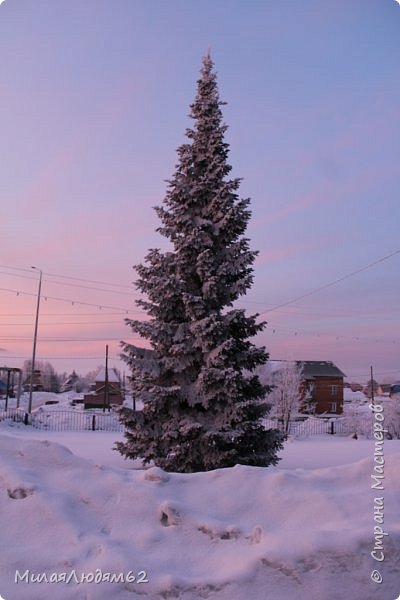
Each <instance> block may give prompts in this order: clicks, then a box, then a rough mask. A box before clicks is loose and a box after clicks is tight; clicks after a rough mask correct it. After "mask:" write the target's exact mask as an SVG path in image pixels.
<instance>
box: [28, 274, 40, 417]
mask: <svg viewBox="0 0 400 600" xmlns="http://www.w3.org/2000/svg"><path fill="white" fill-rule="evenodd" d="M31 269H36V270H37V271H39V273H40V276H39V288H38V295H37V305H36V319H35V333H34V334H33V352H32V365H31V381H30V386H29V402H28V413H31V412H32V392H33V374H34V371H35V358H36V341H37V330H38V322H39V306H40V292H41V290H42V271H41V269H39V268H38V267H31Z"/></svg>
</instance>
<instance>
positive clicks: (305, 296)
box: [259, 250, 400, 316]
mask: <svg viewBox="0 0 400 600" xmlns="http://www.w3.org/2000/svg"><path fill="white" fill-rule="evenodd" d="M396 254H400V250H396V251H395V252H392V253H391V254H387V255H386V256H383V257H382V258H379V259H378V260H375V261H374V262H372V263H369V264H368V265H365V267H361V268H360V269H357V270H356V271H352V272H351V273H348V274H347V275H344V276H343V277H339V279H335V280H334V281H330V282H329V283H325V284H324V285H321V286H320V287H317V288H314V289H313V290H310V291H309V292H307V293H306V294H302V295H301V296H297V297H296V298H293V299H292V300H288V301H287V302H282V304H278V305H277V306H274V307H273V308H268V309H266V310H263V311H262V312H260V313H259V316H261V315H264V314H265V313H268V312H272V311H274V310H277V309H278V308H282V307H284V306H288V305H289V304H293V303H294V302H297V301H298V300H303V298H308V296H312V295H313V294H316V293H317V292H321V291H322V290H325V289H326V288H328V287H331V286H332V285H336V284H337V283H340V282H341V281H344V280H345V279H349V278H350V277H353V276H354V275H357V274H358V273H362V272H363V271H366V270H367V269H370V268H371V267H374V266H375V265H377V264H379V263H381V262H383V261H385V260H388V259H389V258H392V256H395V255H396Z"/></svg>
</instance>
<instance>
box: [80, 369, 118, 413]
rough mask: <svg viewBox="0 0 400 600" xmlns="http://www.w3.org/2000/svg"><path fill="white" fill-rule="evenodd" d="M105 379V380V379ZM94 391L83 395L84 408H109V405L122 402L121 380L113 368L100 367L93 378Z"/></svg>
mask: <svg viewBox="0 0 400 600" xmlns="http://www.w3.org/2000/svg"><path fill="white" fill-rule="evenodd" d="M106 379H107V381H106ZM95 385H96V388H95V391H94V392H93V393H91V394H85V395H84V400H83V401H84V404H85V408H104V407H105V408H110V406H111V405H113V404H117V405H121V404H122V402H123V397H122V390H121V381H120V379H119V377H118V374H117V372H116V371H115V369H108V376H107V378H106V370H105V369H104V368H103V369H100V371H99V372H98V374H97V376H96V379H95Z"/></svg>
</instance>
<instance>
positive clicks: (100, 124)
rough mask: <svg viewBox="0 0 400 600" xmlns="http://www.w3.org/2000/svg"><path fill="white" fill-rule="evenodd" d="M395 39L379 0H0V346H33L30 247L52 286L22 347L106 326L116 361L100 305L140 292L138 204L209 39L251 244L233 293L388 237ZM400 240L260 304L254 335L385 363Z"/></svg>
mask: <svg viewBox="0 0 400 600" xmlns="http://www.w3.org/2000/svg"><path fill="white" fill-rule="evenodd" d="M399 40H400V6H399V5H398V4H397V3H396V2H395V1H394V0H380V1H379V2H378V1H376V0H349V1H346V2H345V3H342V2H331V1H329V2H328V1H326V2H325V1H324V0H303V2H295V1H294V0H293V1H291V0H288V1H285V2H273V1H269V0H264V1H257V0H252V1H251V2H244V1H240V2H239V1H234V0H229V1H228V0H214V1H212V2H211V1H208V0H205V1H204V0H203V1H202V2H195V1H194V0H185V1H183V0H182V1H178V0H168V1H157V0H146V1H139V0H116V1H114V2H111V1H103V0H96V1H92V0H85V1H84V2H83V1H81V0H79V1H78V0H68V1H67V0H65V1H64V0H35V2H32V1H29V0H5V2H4V3H3V4H2V5H1V6H0V56H1V62H0V69H1V81H2V93H1V96H0V127H1V131H2V136H1V139H0V196H1V216H2V223H3V227H2V235H1V246H2V260H1V263H2V267H0V275H1V280H2V284H1V285H0V288H2V290H0V314H1V315H2V316H1V317H0V323H1V325H2V328H1V331H0V336H1V335H2V338H1V339H0V346H1V348H3V351H2V354H1V357H0V359H1V360H3V362H4V364H10V365H17V364H20V363H21V361H22V360H23V358H29V357H30V353H31V345H32V343H31V339H30V338H32V331H33V319H34V312H35V293H36V289H37V274H36V273H34V272H33V271H29V268H30V266H31V265H37V266H39V267H40V268H41V269H42V270H43V271H44V273H45V275H44V282H43V294H47V297H48V299H47V301H46V304H44V302H43V303H42V305H41V313H40V315H41V316H40V326H39V338H38V358H39V359H41V358H42V357H43V358H44V357H46V358H49V359H50V360H51V361H52V362H53V364H54V366H55V367H56V368H58V369H60V370H64V369H65V370H70V369H71V368H72V367H75V368H76V369H77V370H79V371H81V372H85V371H87V370H89V369H90V368H92V367H93V366H94V365H96V364H99V363H101V356H103V354H104V345H105V343H109V345H110V349H111V355H112V357H113V360H114V362H115V364H116V365H117V366H121V363H119V362H118V360H117V356H118V352H119V347H118V340H119V339H128V340H129V339H130V336H129V334H130V331H129V329H127V328H126V327H125V325H124V324H123V317H124V316H125V312H124V311H115V310H111V309H110V310H108V313H114V314H108V313H107V314H106V312H107V311H106V310H105V309H104V308H102V309H100V308H98V306H103V307H104V306H113V307H119V308H123V309H124V310H130V311H136V310H137V309H136V308H135V306H134V302H133V300H134V296H136V292H135V291H134V288H133V287H132V286H131V282H132V281H133V280H134V278H135V274H134V272H133V271H132V265H133V264H137V263H138V262H140V261H142V260H143V257H144V255H145V254H146V252H147V249H148V248H149V247H159V246H161V247H163V245H164V243H165V242H164V240H163V239H162V238H160V237H159V235H158V234H156V233H155V229H156V227H157V226H158V221H157V217H156V215H155V213H154V211H153V209H152V207H153V206H155V205H157V204H160V203H161V202H162V200H163V197H164V194H165V189H166V184H165V180H166V179H168V178H169V177H170V176H171V175H172V173H173V170H174V165H175V164H176V161H177V155H176V148H177V146H178V145H179V144H181V143H182V142H184V141H185V136H184V132H185V129H186V127H187V126H188V125H189V119H188V118H187V114H188V110H189V104H190V103H191V102H192V100H193V98H194V94H195V86H196V80H197V78H198V74H199V68H200V64H201V58H202V56H203V55H204V54H205V52H206V51H207V49H208V48H211V53H212V58H213V60H214V62H215V68H216V71H217V73H218V82H219V87H220V95H221V98H222V99H223V100H225V101H227V102H228V104H227V105H226V106H225V107H224V119H225V122H226V123H227V125H228V126H229V129H228V132H227V141H228V142H229V143H230V145H231V153H230V162H231V164H232V166H233V173H232V174H233V176H236V177H243V182H242V185H241V189H240V192H241V194H242V195H243V196H246V197H247V196H248V197H250V198H251V200H252V210H253V218H252V221H251V223H250V225H249V228H248V237H249V238H250V239H251V245H252V247H253V248H254V249H257V250H259V251H260V255H259V258H258V260H257V263H256V269H255V282H254V286H253V288H252V290H251V291H250V292H249V294H248V295H247V297H246V298H245V299H243V302H242V305H243V306H246V307H247V308H248V309H249V310H250V311H252V312H253V311H257V312H261V311H264V310H267V309H270V308H273V307H274V306H276V305H279V304H282V303H285V302H287V301H290V300H291V299H294V298H297V297H299V296H302V295H303V294H306V293H307V292H308V291H310V290H312V289H315V288H318V287H320V286H323V285H324V284H326V283H328V282H330V281H334V280H336V279H339V278H341V277H342V276H344V275H346V274H347V273H351V272H353V271H356V270H358V269H359V268H361V267H363V266H365V265H368V264H370V263H372V262H374V261H376V260H377V259H379V258H381V257H384V256H387V255H389V254H391V253H393V252H395V251H396V250H398V249H399V248H400V243H399V235H398V231H399V222H400V219H399V217H400V215H399V213H400V209H399V202H398V193H397V190H398V189H399V179H400V175H399V168H398V164H399V154H400V152H399V151H400V142H399V140H400V136H399V133H400V132H399V129H400V125H399V123H400V121H399V113H400V83H399V77H398V69H399V64H400V41H399ZM399 260H400V255H399V254H397V255H395V256H393V257H392V258H390V259H387V260H385V261H383V262H381V263H379V264H378V265H376V266H374V267H371V268H370V269H368V270H366V271H363V272H362V273H359V274H358V275H355V276H354V277H351V278H348V279H346V280H345V281H343V282H341V283H338V284H337V285H335V286H331V287H329V288H327V289H325V290H323V291H321V292H318V293H316V294H314V295H311V296H309V297H307V298H304V299H303V300H301V301H298V302H296V303H294V304H291V305H288V306H286V307H283V308H281V309H280V310H277V311H272V312H269V313H266V314H265V315H264V317H265V318H266V319H267V320H268V321H269V325H268V327H267V329H266V331H265V332H264V333H263V334H262V335H260V337H259V339H258V340H257V341H258V342H259V343H262V344H264V345H265V346H266V347H267V349H268V350H269V352H270V354H271V358H276V359H282V358H288V359H297V360H301V359H305V360H306V359H311V360H313V359H314V360H318V359H321V360H333V361H334V362H335V363H336V364H337V365H338V366H339V367H340V368H341V369H342V370H343V371H344V372H345V373H346V374H347V375H349V378H351V379H363V380H364V379H366V378H367V377H368V373H369V367H370V365H371V364H372V365H374V367H375V369H376V372H377V376H379V377H380V378H381V379H383V378H385V377H392V378H395V379H400V370H399V369H400V365H399V356H400V352H399V350H400V348H399V344H400V339H399V329H400V328H399V319H398V313H399V310H398V304H399V302H398V298H399V291H400V285H399V270H400V269H399ZM18 269H27V271H21V270H18ZM49 274H52V275H49ZM55 275H58V276H59V275H62V276H63V277H62V278H61V277H55ZM65 277H71V278H77V279H65ZM78 278H79V279H78ZM88 280H90V281H97V282H102V284H101V285H100V283H98V284H94V283H90V282H89V281H88ZM106 283H107V284H108V283H111V284H119V285H120V286H126V287H117V286H110V285H105V284H106ZM66 284H68V285H66ZM79 286H86V287H79ZM88 287H97V288H98V289H96V290H93V289H88ZM106 289H107V290H109V291H104V290H106ZM111 290H114V291H111ZM17 291H18V292H19V295H18V296H17V295H16V293H17ZM117 291H118V292H119V293H117ZM30 294H31V295H30ZM50 298H61V299H62V300H52V299H50ZM67 300H71V302H67ZM72 301H74V304H72ZM79 302H86V303H87V305H84V304H79ZM91 305H95V306H91ZM132 314H133V313H130V316H132ZM273 331H275V333H273ZM16 338H25V339H16ZM48 338H54V339H48ZM66 338H68V340H67V341H61V340H65V339H66ZM88 340H89V341H88ZM14 357H15V358H14ZM61 357H71V358H65V359H64V358H61ZM88 357H90V359H89V358H88Z"/></svg>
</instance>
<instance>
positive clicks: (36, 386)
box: [23, 369, 43, 392]
mask: <svg viewBox="0 0 400 600" xmlns="http://www.w3.org/2000/svg"><path fill="white" fill-rule="evenodd" d="M30 387H31V376H30V375H28V377H27V378H26V380H25V382H24V385H23V388H24V390H25V391H26V392H27V391H29V390H30ZM32 390H33V391H34V392H42V391H43V384H42V374H41V372H40V369H35V370H34V371H33V378H32Z"/></svg>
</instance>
